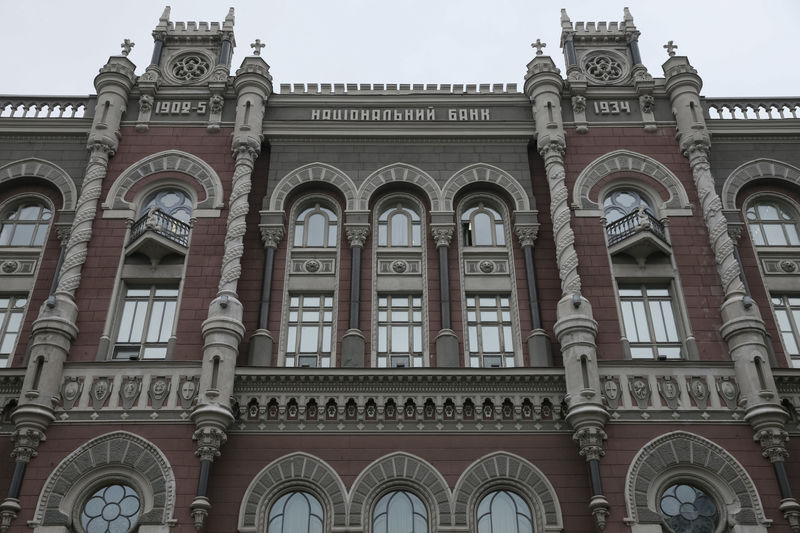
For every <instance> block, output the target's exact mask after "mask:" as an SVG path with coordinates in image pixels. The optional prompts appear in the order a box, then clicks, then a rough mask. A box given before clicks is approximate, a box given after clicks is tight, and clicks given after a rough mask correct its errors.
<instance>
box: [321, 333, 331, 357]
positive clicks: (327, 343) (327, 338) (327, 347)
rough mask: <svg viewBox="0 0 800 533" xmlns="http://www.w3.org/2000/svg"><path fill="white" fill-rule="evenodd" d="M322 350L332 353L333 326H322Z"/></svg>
mask: <svg viewBox="0 0 800 533" xmlns="http://www.w3.org/2000/svg"><path fill="white" fill-rule="evenodd" d="M322 351H323V352H324V353H330V351H331V327H330V326H325V327H323V328H322Z"/></svg>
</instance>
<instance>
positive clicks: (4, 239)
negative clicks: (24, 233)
mask: <svg viewBox="0 0 800 533" xmlns="http://www.w3.org/2000/svg"><path fill="white" fill-rule="evenodd" d="M13 229H14V226H12V225H11V224H3V228H2V229H0V246H8V245H9V244H10V242H11V233H12V230H13Z"/></svg>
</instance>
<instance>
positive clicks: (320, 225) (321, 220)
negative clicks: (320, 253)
mask: <svg viewBox="0 0 800 533" xmlns="http://www.w3.org/2000/svg"><path fill="white" fill-rule="evenodd" d="M325 222H326V220H325V217H324V216H322V214H320V213H314V214H313V215H311V216H310V217H308V220H307V221H306V231H307V232H308V235H307V236H306V246H324V245H325Z"/></svg>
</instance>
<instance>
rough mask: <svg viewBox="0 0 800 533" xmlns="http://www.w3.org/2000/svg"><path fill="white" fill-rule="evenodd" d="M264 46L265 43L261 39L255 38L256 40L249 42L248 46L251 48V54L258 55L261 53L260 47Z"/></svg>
mask: <svg viewBox="0 0 800 533" xmlns="http://www.w3.org/2000/svg"><path fill="white" fill-rule="evenodd" d="M265 46H267V45H265V44H264V43H262V42H261V39H256V42H254V43H251V44H250V48H252V49H253V55H254V56H260V55H261V49H262V48H264V47H265Z"/></svg>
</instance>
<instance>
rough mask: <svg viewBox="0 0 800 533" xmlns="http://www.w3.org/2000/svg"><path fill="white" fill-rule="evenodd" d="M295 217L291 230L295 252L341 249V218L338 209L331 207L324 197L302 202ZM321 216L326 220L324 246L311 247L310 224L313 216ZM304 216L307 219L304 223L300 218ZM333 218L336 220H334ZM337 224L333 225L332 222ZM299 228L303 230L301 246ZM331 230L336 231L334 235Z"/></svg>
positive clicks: (291, 241) (295, 210)
mask: <svg viewBox="0 0 800 533" xmlns="http://www.w3.org/2000/svg"><path fill="white" fill-rule="evenodd" d="M292 211H293V216H292V229H291V233H292V235H291V240H290V241H289V242H290V243H291V247H292V248H293V249H295V250H303V249H316V248H323V249H334V250H335V249H337V248H338V247H339V240H340V238H341V220H340V219H341V216H340V214H339V212H338V210H337V209H335V208H334V206H332V205H329V201H328V200H327V199H325V198H324V197H316V196H315V197H312V198H309V199H304V200H301V201H300V202H299V203H298V207H297V208H296V209H293V210H292ZM318 214H320V215H321V216H323V218H324V219H325V221H324V231H323V233H322V234H323V244H322V245H321V246H310V245H309V244H308V233H309V232H308V231H307V230H308V222H309V219H310V218H311V217H312V216H316V215H318ZM301 216H304V217H305V218H304V219H303V221H302V222H301V221H300V217H301ZM331 216H333V217H334V218H333V219H332V218H331ZM332 220H333V222H335V223H334V224H331V221H332ZM298 228H302V229H301V232H302V233H300V234H299V235H300V236H299V238H300V239H301V241H302V242H301V244H298V243H297V239H298ZM331 228H334V229H335V231H334V233H333V235H331Z"/></svg>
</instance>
